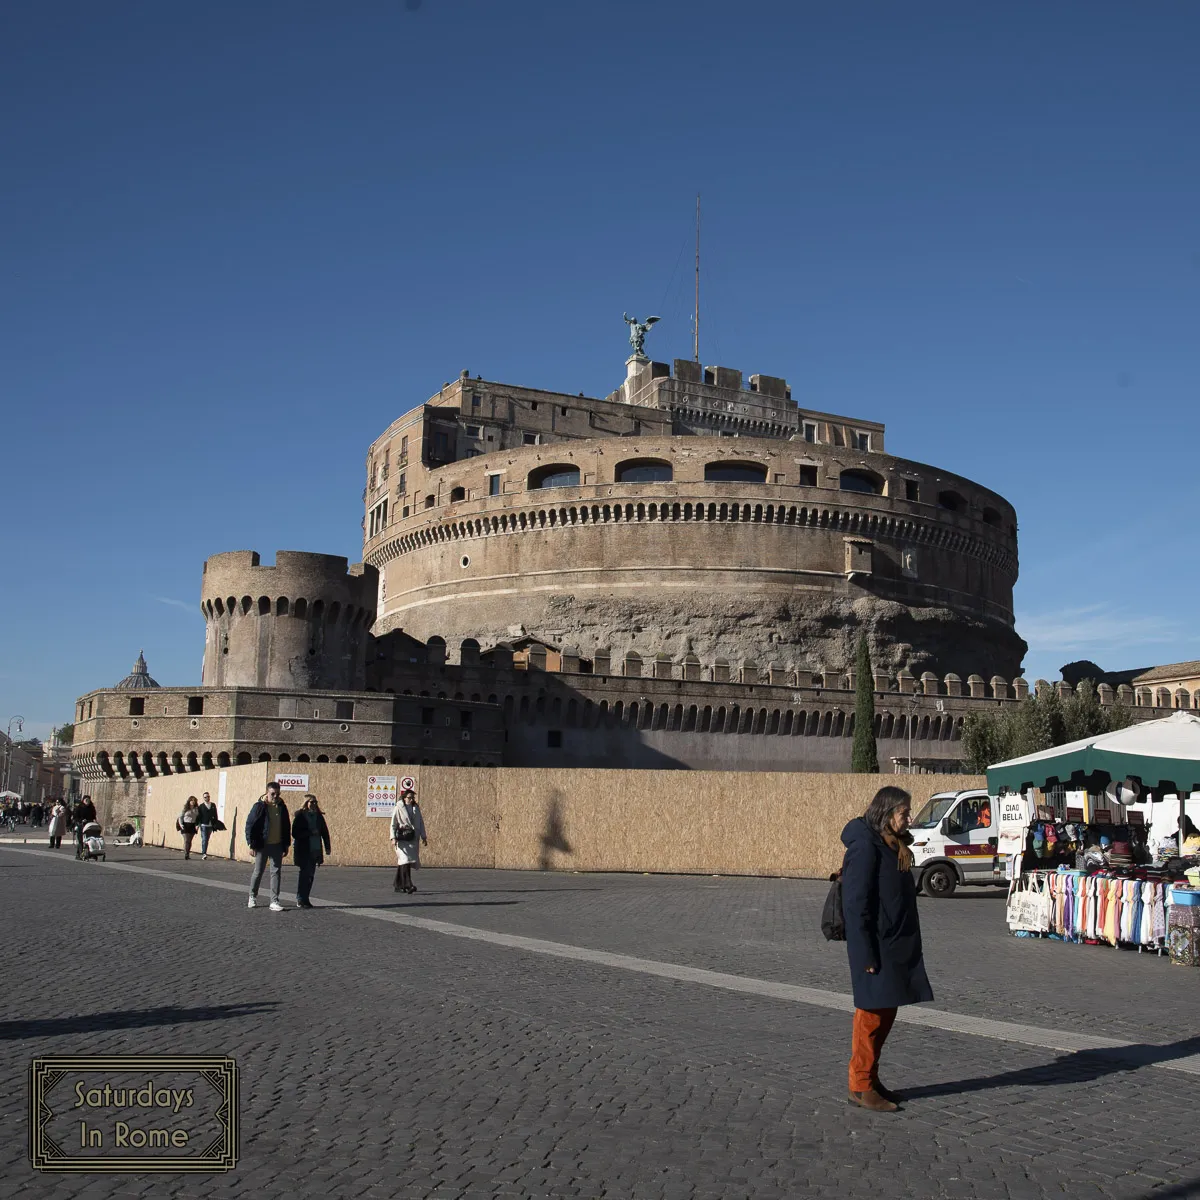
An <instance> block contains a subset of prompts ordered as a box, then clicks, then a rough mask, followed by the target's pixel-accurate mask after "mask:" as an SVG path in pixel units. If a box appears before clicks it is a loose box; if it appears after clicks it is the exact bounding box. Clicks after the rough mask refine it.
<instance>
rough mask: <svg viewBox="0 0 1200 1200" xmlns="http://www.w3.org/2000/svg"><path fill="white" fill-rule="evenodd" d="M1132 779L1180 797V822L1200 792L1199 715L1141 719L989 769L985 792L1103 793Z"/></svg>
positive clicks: (1178, 714) (1146, 788)
mask: <svg viewBox="0 0 1200 1200" xmlns="http://www.w3.org/2000/svg"><path fill="white" fill-rule="evenodd" d="M1122 779H1135V780H1137V781H1139V782H1140V783H1141V785H1142V787H1143V788H1144V789H1145V790H1147V791H1153V792H1155V793H1157V794H1158V795H1162V794H1163V793H1164V792H1174V793H1176V794H1177V795H1178V796H1179V798H1180V799H1179V816H1180V824H1181V825H1182V823H1183V813H1184V800H1185V798H1186V796H1187V794H1188V793H1189V792H1192V791H1196V790H1198V789H1200V717H1197V716H1194V715H1193V714H1192V713H1190V712H1176V713H1172V714H1171V715H1170V716H1169V717H1162V718H1160V719H1159V720H1157V721H1145V722H1143V723H1142V724H1140V725H1131V726H1130V727H1129V728H1128V729H1118V730H1116V731H1115V732H1113V733H1100V734H1097V735H1096V736H1095V737H1090V738H1081V739H1080V740H1079V741H1077V742H1068V743H1067V744H1066V745H1065V746H1055V747H1054V748H1053V749H1051V750H1039V751H1038V752H1037V753H1036V754H1026V755H1025V756H1024V757H1022V758H1010V759H1009V760H1008V761H1007V762H1002V763H996V764H995V765H994V766H991V767H988V770H987V781H988V791H989V792H990V793H991V794H992V795H993V796H996V795H999V794H1000V792H1001V790H1007V791H1009V792H1023V791H1024V790H1025V789H1026V788H1032V787H1036V788H1047V787H1052V786H1054V785H1055V784H1060V783H1061V784H1068V785H1069V784H1072V783H1077V784H1079V785H1080V786H1087V787H1088V788H1089V790H1092V789H1094V790H1096V791H1101V790H1103V786H1104V784H1106V783H1108V782H1110V781H1111V780H1122Z"/></svg>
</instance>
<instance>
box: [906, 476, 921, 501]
mask: <svg viewBox="0 0 1200 1200" xmlns="http://www.w3.org/2000/svg"><path fill="white" fill-rule="evenodd" d="M904 498H905V500H920V499H921V485H920V484H919V483H918V482H917V481H916V480H915V479H906V480H905V481H904Z"/></svg>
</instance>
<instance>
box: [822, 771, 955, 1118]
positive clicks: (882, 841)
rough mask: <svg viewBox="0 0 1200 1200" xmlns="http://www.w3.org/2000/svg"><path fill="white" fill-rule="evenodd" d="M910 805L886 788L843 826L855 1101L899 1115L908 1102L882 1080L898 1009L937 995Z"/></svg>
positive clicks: (899, 790) (896, 791)
mask: <svg viewBox="0 0 1200 1200" xmlns="http://www.w3.org/2000/svg"><path fill="white" fill-rule="evenodd" d="M911 806H912V797H911V796H910V795H909V794H908V793H907V792H906V791H904V790H903V789H902V788H898V787H884V788H880V789H879V791H878V792H876V794H875V798H874V799H873V800H872V801H871V803H870V805H869V806H868V807H867V811H866V812H865V813H864V814H863V815H862V816H861V817H856V818H855V819H854V820H853V821H851V822H850V823H849V824H848V825H847V826H846V828H845V829H843V830H842V844H843V845H844V846H845V847H846V856H845V859H844V861H843V863H842V914H843V916H844V918H845V923H846V945H847V949H848V950H849V952H850V977H851V983H852V985H853V988H854V1034H853V1041H852V1044H851V1051H850V1096H849V1100H850V1103H852V1104H857V1105H858V1106H859V1107H860V1108H867V1109H870V1110H871V1111H873V1112H895V1111H896V1109H897V1107H898V1105H897V1101H898V1100H900V1099H901V1097H900V1096H899V1095H897V1094H896V1093H895V1092H892V1091H889V1090H888V1089H887V1088H885V1087H884V1086H883V1085H882V1084H881V1083H880V1082H879V1056H880V1053H881V1051H882V1050H883V1043H884V1042H885V1041H886V1040H887V1035H888V1033H889V1032H891V1028H892V1024H893V1022H894V1021H895V1020H896V1009H897V1008H899V1006H900V1005H902V1004H922V1003H924V1002H925V1001H928V1000H932V999H933V990H932V988H930V986H929V979H928V977H927V976H926V974H925V962H924V959H923V958H922V954H921V924H920V921H919V919H918V916H917V886H916V881H915V880H914V879H913V873H912V861H913V856H912V851H911V850H910V849H909V845H910V844H911V842H912V834H910V833H909V832H908V822H909V817H910V815H911Z"/></svg>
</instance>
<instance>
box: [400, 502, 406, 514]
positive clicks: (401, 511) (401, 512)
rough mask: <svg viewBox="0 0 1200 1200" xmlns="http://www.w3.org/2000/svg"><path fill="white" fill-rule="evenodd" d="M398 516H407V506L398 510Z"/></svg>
mask: <svg viewBox="0 0 1200 1200" xmlns="http://www.w3.org/2000/svg"><path fill="white" fill-rule="evenodd" d="M400 515H401V516H402V517H407V516H408V505H407V504H406V505H405V506H404V507H403V508H402V509H401V510H400Z"/></svg>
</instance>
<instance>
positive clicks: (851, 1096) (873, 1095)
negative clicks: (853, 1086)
mask: <svg viewBox="0 0 1200 1200" xmlns="http://www.w3.org/2000/svg"><path fill="white" fill-rule="evenodd" d="M847 1095H848V1098H847V1103H848V1104H857V1105H858V1107H859V1108H866V1109H870V1111H871V1112H895V1111H896V1110H897V1109H898V1108H899V1105H897V1104H893V1103H892V1102H891V1101H890V1100H885V1099H884V1098H883V1097H882V1096H881V1095H880V1094H879V1093H878V1092H877V1091H875V1090H874V1089H872V1088H868V1089H867V1091H865V1092H849V1093H848V1094H847Z"/></svg>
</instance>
